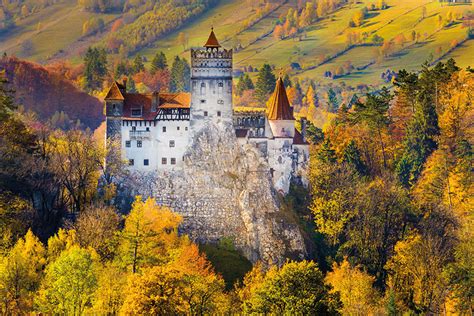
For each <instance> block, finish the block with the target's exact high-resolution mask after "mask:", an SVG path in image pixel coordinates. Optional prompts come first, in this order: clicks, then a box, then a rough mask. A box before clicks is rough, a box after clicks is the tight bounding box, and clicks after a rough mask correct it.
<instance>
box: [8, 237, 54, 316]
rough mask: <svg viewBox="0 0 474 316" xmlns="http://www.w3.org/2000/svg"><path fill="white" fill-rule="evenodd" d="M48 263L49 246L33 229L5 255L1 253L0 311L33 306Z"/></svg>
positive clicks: (25, 309)
mask: <svg viewBox="0 0 474 316" xmlns="http://www.w3.org/2000/svg"><path fill="white" fill-rule="evenodd" d="M45 264H46V250H45V248H44V246H43V244H42V243H41V242H40V241H39V239H38V238H37V237H36V236H34V235H33V233H32V232H31V230H30V231H28V233H27V234H26V235H25V237H24V238H20V239H19V240H18V241H17V243H16V244H15V246H14V247H13V248H12V249H11V250H10V251H9V252H8V253H7V254H6V255H5V256H0V297H2V302H1V305H0V311H1V313H2V314H3V315H19V314H22V313H25V312H28V311H32V310H33V296H34V293H35V292H36V291H37V290H38V288H39V284H40V281H41V277H42V269H43V267H44V266H45Z"/></svg>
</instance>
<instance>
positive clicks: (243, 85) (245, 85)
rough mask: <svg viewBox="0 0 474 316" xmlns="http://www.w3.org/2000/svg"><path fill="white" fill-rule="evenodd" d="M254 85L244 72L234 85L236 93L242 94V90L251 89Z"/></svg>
mask: <svg viewBox="0 0 474 316" xmlns="http://www.w3.org/2000/svg"><path fill="white" fill-rule="evenodd" d="M254 88H255V87H254V85H253V82H252V79H250V76H249V75H248V74H244V75H243V76H241V77H240V79H239V82H238V83H237V87H236V90H237V91H236V93H237V95H240V96H241V95H242V94H243V93H244V91H246V90H252V89H254Z"/></svg>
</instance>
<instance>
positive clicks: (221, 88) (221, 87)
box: [217, 82, 224, 95]
mask: <svg viewBox="0 0 474 316" xmlns="http://www.w3.org/2000/svg"><path fill="white" fill-rule="evenodd" d="M217 93H218V94H219V95H222V93H224V83H223V82H219V83H218V84H217Z"/></svg>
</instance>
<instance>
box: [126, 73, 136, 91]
mask: <svg viewBox="0 0 474 316" xmlns="http://www.w3.org/2000/svg"><path fill="white" fill-rule="evenodd" d="M127 92H129V93H136V92H137V87H136V85H135V80H133V78H132V77H130V78H128V80H127Z"/></svg>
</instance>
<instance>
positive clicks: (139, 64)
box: [132, 54, 145, 74]
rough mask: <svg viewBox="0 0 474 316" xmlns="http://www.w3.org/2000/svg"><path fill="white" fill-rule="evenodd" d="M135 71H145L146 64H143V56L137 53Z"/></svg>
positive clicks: (134, 64)
mask: <svg viewBox="0 0 474 316" xmlns="http://www.w3.org/2000/svg"><path fill="white" fill-rule="evenodd" d="M132 69H133V73H135V74H137V73H139V72H142V71H145V65H144V64H143V58H142V56H141V55H140V54H137V55H136V56H135V59H134V60H133V66H132Z"/></svg>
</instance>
